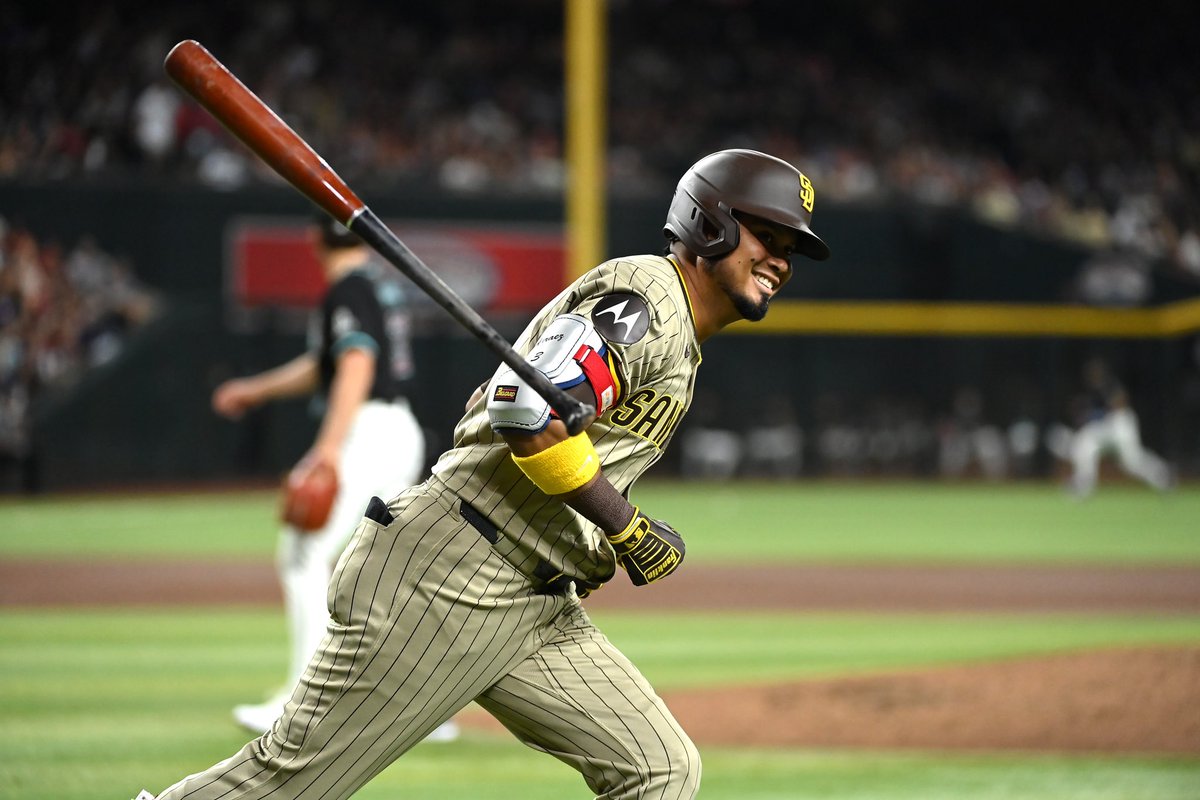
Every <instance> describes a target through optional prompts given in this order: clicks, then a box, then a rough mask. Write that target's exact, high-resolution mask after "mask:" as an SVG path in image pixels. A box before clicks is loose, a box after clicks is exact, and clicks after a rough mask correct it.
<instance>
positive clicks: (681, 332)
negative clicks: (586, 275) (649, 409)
mask: <svg viewBox="0 0 1200 800" xmlns="http://www.w3.org/2000/svg"><path fill="white" fill-rule="evenodd" d="M663 263H664V264H665V265H666V268H665V269H664V268H652V267H650V266H649V265H647V264H646V263H645V262H638V263H630V264H624V263H621V262H617V263H616V264H614V265H612V266H611V269H610V270H608V271H607V274H604V276H603V278H600V276H598V279H597V280H595V281H594V282H591V283H588V282H586V281H585V282H583V283H581V284H580V286H579V290H580V294H579V298H578V302H577V303H576V304H575V306H574V308H572V311H573V313H575V314H579V315H581V316H584V317H586V318H588V319H589V320H591V322H592V324H593V325H594V326H595V328H596V331H597V332H598V333H599V334H600V336H601V337H603V339H604V341H605V343H606V344H607V352H606V356H607V359H608V361H609V363H610V365H611V368H612V370H613V378H614V380H615V381H616V382H617V386H618V387H619V388H620V391H621V394H622V395H624V394H626V393H628V392H631V391H636V390H637V389H638V388H640V387H642V386H645V385H648V384H653V383H654V382H655V381H656V378H658V377H660V376H662V375H663V374H666V373H667V372H669V371H670V370H671V369H673V365H674V364H675V363H676V362H677V361H679V360H681V359H682V360H687V359H688V357H689V356H688V352H687V351H688V348H689V346H690V343H691V342H693V341H694V338H695V332H694V331H695V328H694V325H693V323H692V319H691V312H690V310H689V309H688V307H687V300H686V295H685V293H684V290H683V288H682V286H681V285H680V279H679V277H678V275H677V274H676V273H675V272H674V269H673V268H671V267H670V265H669V262H665V261H664V262H663Z"/></svg>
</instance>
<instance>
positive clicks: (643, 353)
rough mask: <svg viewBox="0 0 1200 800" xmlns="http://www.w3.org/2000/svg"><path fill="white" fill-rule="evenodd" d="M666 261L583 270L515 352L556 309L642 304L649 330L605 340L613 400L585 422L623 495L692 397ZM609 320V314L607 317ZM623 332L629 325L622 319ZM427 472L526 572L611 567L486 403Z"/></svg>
mask: <svg viewBox="0 0 1200 800" xmlns="http://www.w3.org/2000/svg"><path fill="white" fill-rule="evenodd" d="M678 269H679V268H678V267H677V266H676V265H675V263H674V262H673V261H671V260H670V259H668V258H665V257H662V256H652V255H642V256H632V257H628V258H620V259H616V260H613V261H609V262H606V263H604V264H601V265H600V266H598V267H596V268H595V269H593V270H591V271H590V272H588V273H587V274H585V275H583V276H582V277H581V278H579V279H578V280H577V281H575V282H574V283H573V284H571V285H570V286H568V287H567V288H566V289H565V290H563V292H562V293H561V294H560V295H559V296H558V297H557V298H555V299H554V300H553V301H551V302H550V303H549V304H548V305H547V306H546V307H545V308H544V309H542V311H541V312H540V313H539V314H538V315H537V316H536V317H535V318H534V319H533V321H532V322H531V323H530V324H529V326H528V327H527V328H526V329H525V332H524V333H523V334H522V335H521V337H520V338H519V339H518V340H517V342H516V343H515V345H514V348H515V349H516V351H517V352H518V353H521V354H522V355H527V354H528V352H529V349H530V346H531V342H536V341H537V340H538V338H539V337H540V336H541V334H542V332H543V331H544V330H545V329H546V328H547V327H548V326H549V324H550V323H551V321H552V320H553V319H554V318H555V317H557V316H558V315H559V314H563V313H567V312H574V313H577V314H581V315H584V316H588V317H590V316H591V314H592V311H593V310H594V308H595V306H596V305H597V304H598V303H604V301H605V298H610V297H611V295H613V294H618V293H629V294H635V295H637V296H638V297H640V298H642V299H643V300H644V301H645V302H646V306H647V308H648V310H649V313H650V321H649V327H648V329H647V330H646V332H645V334H644V335H642V336H641V338H640V339H638V340H637V341H635V342H632V343H630V344H621V343H618V342H616V341H613V340H610V341H609V342H608V346H609V351H610V353H611V354H612V356H613V360H614V361H615V362H616V364H617V372H618V378H619V380H620V383H621V395H620V401H619V402H618V403H617V404H616V406H614V407H613V408H610V409H609V410H608V411H606V412H605V413H604V414H603V415H602V416H601V417H600V418H599V419H597V420H596V421H595V422H594V423H592V425H591V427H589V428H588V435H589V436H590V437H591V439H592V442H593V443H594V444H595V447H596V452H597V453H598V454H599V456H600V463H601V466H602V469H603V471H604V475H605V477H606V478H608V480H609V481H610V482H611V483H612V484H613V485H614V486H615V487H616V488H617V489H618V490H619V491H621V492H625V493H628V490H629V487H630V486H631V485H632V484H633V482H634V481H635V480H636V479H637V478H638V476H639V475H641V474H642V473H644V472H645V471H646V470H647V469H649V468H650V466H651V465H653V464H654V463H655V462H656V461H658V459H659V458H660V457H661V456H662V454H663V451H664V449H665V448H666V446H667V443H668V442H669V441H670V439H671V437H672V435H673V434H674V432H675V429H676V427H677V426H678V424H679V421H680V419H681V418H682V417H683V414H684V412H686V411H687V408H688V406H690V405H691V402H692V390H693V388H694V386H695V378H696V369H697V367H699V365H700V347H699V344H698V342H697V341H696V327H695V322H694V320H693V318H692V311H691V307H690V301H689V299H688V297H687V290H686V289H685V288H684V284H683V277H682V275H680V274H679V271H678ZM612 316H613V317H614V322H615V321H616V318H617V316H618V315H617V314H615V313H614V314H612ZM624 325H625V327H626V328H629V327H634V326H636V321H634V320H632V319H629V320H628V321H627V322H626V323H624ZM433 473H434V475H435V476H437V478H438V479H440V480H442V481H444V482H445V483H446V484H447V485H448V486H449V487H450V488H451V489H452V490H453V491H454V492H455V493H456V494H458V495H459V496H460V497H462V498H463V499H464V500H466V501H467V502H468V503H470V504H471V505H472V506H474V507H475V508H476V509H477V510H479V511H480V512H482V513H483V514H484V515H486V516H487V517H488V518H489V519H490V520H491V521H492V522H493V523H494V524H495V525H496V526H497V527H498V528H500V531H501V539H500V541H499V542H498V543H497V544H496V548H497V550H499V551H500V553H501V555H503V556H505V557H506V558H508V559H509V561H511V562H512V563H513V564H514V565H516V566H517V567H518V568H520V569H521V570H522V571H523V572H525V573H526V574H532V571H533V570H534V568H535V567H537V566H538V565H539V564H541V565H543V566H542V567H541V569H543V570H544V569H545V568H546V567H547V566H548V567H549V568H550V569H552V570H553V571H554V572H556V573H562V574H565V575H567V576H571V577H582V578H588V579H591V580H595V581H605V580H608V579H609V578H610V577H611V576H612V574H613V572H614V570H615V557H614V555H613V552H612V548H611V547H610V546H609V545H608V543H607V542H606V541H605V540H604V536H603V533H601V532H600V531H598V530H597V529H596V527H595V526H594V525H592V524H591V523H590V522H588V521H587V520H586V519H584V518H583V517H581V516H580V515H579V514H577V513H576V512H575V511H574V510H572V509H571V508H569V507H568V506H566V505H565V504H563V503H562V502H561V501H559V500H556V499H554V498H552V497H548V496H547V495H545V494H543V493H542V492H541V491H539V490H538V488H537V487H535V486H534V485H533V484H532V483H531V482H530V481H529V479H528V478H526V477H525V475H524V474H523V473H522V472H521V470H520V469H518V468H517V466H516V464H514V463H513V460H512V458H511V454H510V451H509V450H508V447H507V446H506V445H505V444H504V440H503V439H502V438H501V437H500V436H499V435H498V434H496V433H494V432H493V431H492V428H491V425H490V423H489V419H488V413H487V403H486V399H480V400H479V401H478V402H476V403H475V405H474V406H473V407H472V408H470V409H469V410H468V411H467V414H466V415H465V416H464V417H463V418H462V420H461V421H460V422H459V423H458V426H457V427H456V428H455V431H454V447H453V448H452V449H450V450H448V451H447V452H446V453H445V454H444V455H443V456H442V457H441V458H440V459H439V460H438V462H437V464H436V465H434V468H433Z"/></svg>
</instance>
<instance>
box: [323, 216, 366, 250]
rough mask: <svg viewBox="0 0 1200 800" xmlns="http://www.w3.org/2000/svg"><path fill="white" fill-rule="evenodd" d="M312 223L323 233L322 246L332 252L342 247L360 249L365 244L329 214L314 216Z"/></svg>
mask: <svg viewBox="0 0 1200 800" xmlns="http://www.w3.org/2000/svg"><path fill="white" fill-rule="evenodd" d="M312 222H313V224H314V225H315V226H316V227H317V230H319V231H320V233H321V244H322V245H323V246H325V247H328V248H329V249H331V250H337V249H339V248H342V247H360V246H361V245H363V244H365V242H363V240H362V239H361V238H359V235H358V234H357V233H354V232H353V231H351V230H350V229H349V228H347V227H346V226H345V225H343V224H342V223H340V222H338V221H337V220H336V219H334V218H333V217H331V216H329V215H328V214H325V213H321V214H314V215H313V217H312Z"/></svg>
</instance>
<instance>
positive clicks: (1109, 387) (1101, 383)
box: [1068, 358, 1173, 498]
mask: <svg viewBox="0 0 1200 800" xmlns="http://www.w3.org/2000/svg"><path fill="white" fill-rule="evenodd" d="M1080 403H1081V404H1082V409H1081V417H1082V418H1081V420H1080V425H1079V428H1078V430H1076V431H1075V433H1074V435H1073V436H1072V437H1071V439H1070V450H1069V454H1068V455H1069V458H1070V460H1071V469H1072V476H1071V492H1072V493H1073V494H1074V495H1075V496H1076V497H1080V498H1082V497H1087V496H1088V495H1090V494H1091V493H1092V492H1093V491H1094V490H1095V488H1096V479H1097V477H1098V475H1099V472H1100V459H1101V458H1102V457H1103V456H1104V455H1106V454H1109V453H1112V454H1115V455H1116V457H1117V463H1118V464H1120V466H1121V469H1122V470H1124V471H1125V472H1126V473H1128V474H1129V475H1132V476H1134V477H1136V478H1138V479H1139V480H1141V481H1142V482H1144V483H1146V484H1148V485H1150V486H1153V487H1154V488H1155V489H1158V490H1159V491H1165V490H1167V489H1169V488H1170V487H1171V484H1172V483H1173V477H1172V474H1171V469H1170V467H1168V466H1167V464H1166V462H1165V461H1163V460H1162V459H1161V458H1159V457H1158V456H1157V455H1155V454H1154V453H1152V452H1151V451H1150V450H1148V449H1146V447H1144V446H1143V445H1142V436H1141V430H1140V426H1139V423H1138V417H1137V413H1136V412H1135V411H1134V410H1133V406H1132V405H1130V402H1129V393H1128V392H1127V391H1126V390H1125V387H1124V386H1122V385H1121V382H1120V381H1119V380H1117V377H1116V375H1114V374H1113V372H1112V370H1111V369H1110V368H1109V366H1108V364H1107V363H1106V362H1105V361H1104V360H1103V359H1101V358H1092V359H1089V360H1088V361H1087V362H1086V363H1085V364H1084V367H1083V395H1082V397H1081V398H1080Z"/></svg>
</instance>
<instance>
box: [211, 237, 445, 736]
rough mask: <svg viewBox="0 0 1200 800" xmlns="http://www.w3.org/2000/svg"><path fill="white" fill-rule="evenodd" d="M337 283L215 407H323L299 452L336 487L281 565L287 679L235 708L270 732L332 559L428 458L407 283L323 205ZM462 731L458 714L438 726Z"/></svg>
mask: <svg viewBox="0 0 1200 800" xmlns="http://www.w3.org/2000/svg"><path fill="white" fill-rule="evenodd" d="M309 235H310V237H311V241H312V245H313V250H314V252H315V253H316V256H317V260H318V261H319V263H320V265H321V269H322V272H323V273H324V277H325V280H326V283H327V285H328V287H329V288H328V289H327V290H326V292H325V296H324V297H323V299H322V301H321V306H320V310H319V312H318V313H316V314H314V315H313V318H312V320H311V328H310V330H309V349H308V351H307V352H305V353H302V354H301V355H299V356H297V357H296V358H294V359H292V360H291V361H289V362H287V363H286V364H283V365H281V366H278V367H275V368H274V369H270V370H267V371H266V372H262V373H259V374H257V375H254V376H252V377H248V378H237V379H234V380H231V381H226V382H225V383H223V384H221V385H220V386H218V387H217V389H216V391H215V392H214V393H213V397H212V405H213V409H214V410H216V411H217V413H219V414H221V415H223V416H226V417H229V418H231V419H238V418H240V417H241V416H242V415H243V414H244V413H245V412H246V411H248V410H249V409H252V408H255V407H256V406H259V405H262V404H263V403H266V402H269V401H271V400H276V399H280V398H286V397H296V396H301V395H313V400H314V408H315V409H316V410H317V411H318V412H319V413H320V415H321V425H320V429H319V431H318V433H317V438H316V441H314V442H313V445H312V447H311V448H309V450H308V452H307V453H306V454H305V455H304V457H303V458H302V459H301V460H300V464H299V465H298V468H299V469H300V470H301V471H303V470H306V469H311V468H314V467H316V466H317V465H318V464H325V465H327V466H330V467H332V468H333V469H334V471H335V472H336V474H337V476H338V482H339V490H338V495H337V498H336V500H335V502H334V504H333V508H332V511H331V512H330V514H329V519H328V521H326V522H325V524H324V525H323V526H322V527H321V528H319V529H317V530H312V531H304V530H300V529H298V528H296V527H294V526H291V525H284V527H283V529H282V531H281V532H280V535H279V545H278V552H277V568H278V572H279V580H280V583H281V584H282V588H283V597H284V607H285V609H286V615H287V620H288V642H289V657H290V662H289V669H288V675H287V681H286V683H285V685H284V688H283V689H281V690H280V691H278V692H276V693H275V694H273V695H272V696H271V697H270V698H269V699H267V700H266V701H265V702H262V703H252V704H245V705H239V706H236V707H234V709H233V716H234V718H235V719H236V720H237V721H238V722H239V723H240V724H241V725H242V726H244V727H246V728H248V729H249V730H251V731H253V732H255V733H258V734H261V733H264V732H265V731H267V730H269V729H270V727H271V725H272V723H274V722H275V719H276V717H278V716H279V715H280V713H282V711H283V706H284V703H285V702H286V701H287V699H288V697H290V696H291V694H292V689H293V687H295V685H296V683H297V681H298V680H299V679H300V676H301V674H302V673H303V671H304V668H305V667H306V666H307V665H308V662H309V659H310V658H312V655H313V653H314V652H315V651H316V649H317V645H318V644H319V643H320V641H321V638H322V637H323V636H324V635H325V627H326V623H327V622H328V619H329V611H328V608H327V606H326V591H327V589H328V587H329V578H330V575H331V573H332V571H333V564H334V561H335V560H336V559H337V557H338V555H339V554H340V553H341V552H342V549H343V548H344V547H345V546H346V543H347V542H348V541H349V539H350V536H351V534H352V533H353V532H354V528H355V526H356V525H357V524H358V521H359V520H360V519H361V518H362V515H363V510H364V509H365V508H366V506H367V501H368V500H370V499H371V497H372V496H373V495H377V494H381V493H384V494H386V495H387V496H391V495H392V494H395V493H396V492H398V491H400V490H401V489H404V488H407V487H409V486H411V485H412V484H414V483H416V482H417V479H418V477H419V476H420V473H421V470H422V469H423V468H424V466H425V441H424V436H423V434H422V432H421V426H420V425H419V424H418V422H417V419H416V417H415V416H414V415H413V412H412V410H411V408H410V407H409V404H408V400H407V399H406V395H407V394H408V392H409V389H410V387H411V385H412V381H413V359H412V348H411V343H410V341H409V337H410V328H411V317H410V314H409V310H408V307H407V303H406V301H405V296H404V291H405V290H404V287H403V286H402V284H401V283H400V282H399V279H398V276H397V274H396V273H395V271H394V270H392V269H391V268H390V267H384V266H382V265H380V264H377V263H375V262H373V261H372V260H371V250H370V248H369V247H367V245H366V244H365V243H364V242H363V241H362V240H361V239H359V238H358V236H357V235H355V234H353V233H351V232H350V231H349V230H347V229H346V228H345V227H343V226H342V225H340V224H338V223H337V222H336V221H334V220H333V219H331V218H330V217H329V216H328V215H324V214H322V215H321V216H320V217H319V218H315V219H314V222H313V224H312V226H311V227H310V230H309ZM456 735H457V728H456V726H455V723H453V722H447V723H446V724H445V725H443V726H442V727H440V728H438V730H437V731H435V732H434V734H433V738H435V739H437V740H442V741H445V740H450V739H453V738H455V736H456Z"/></svg>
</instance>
